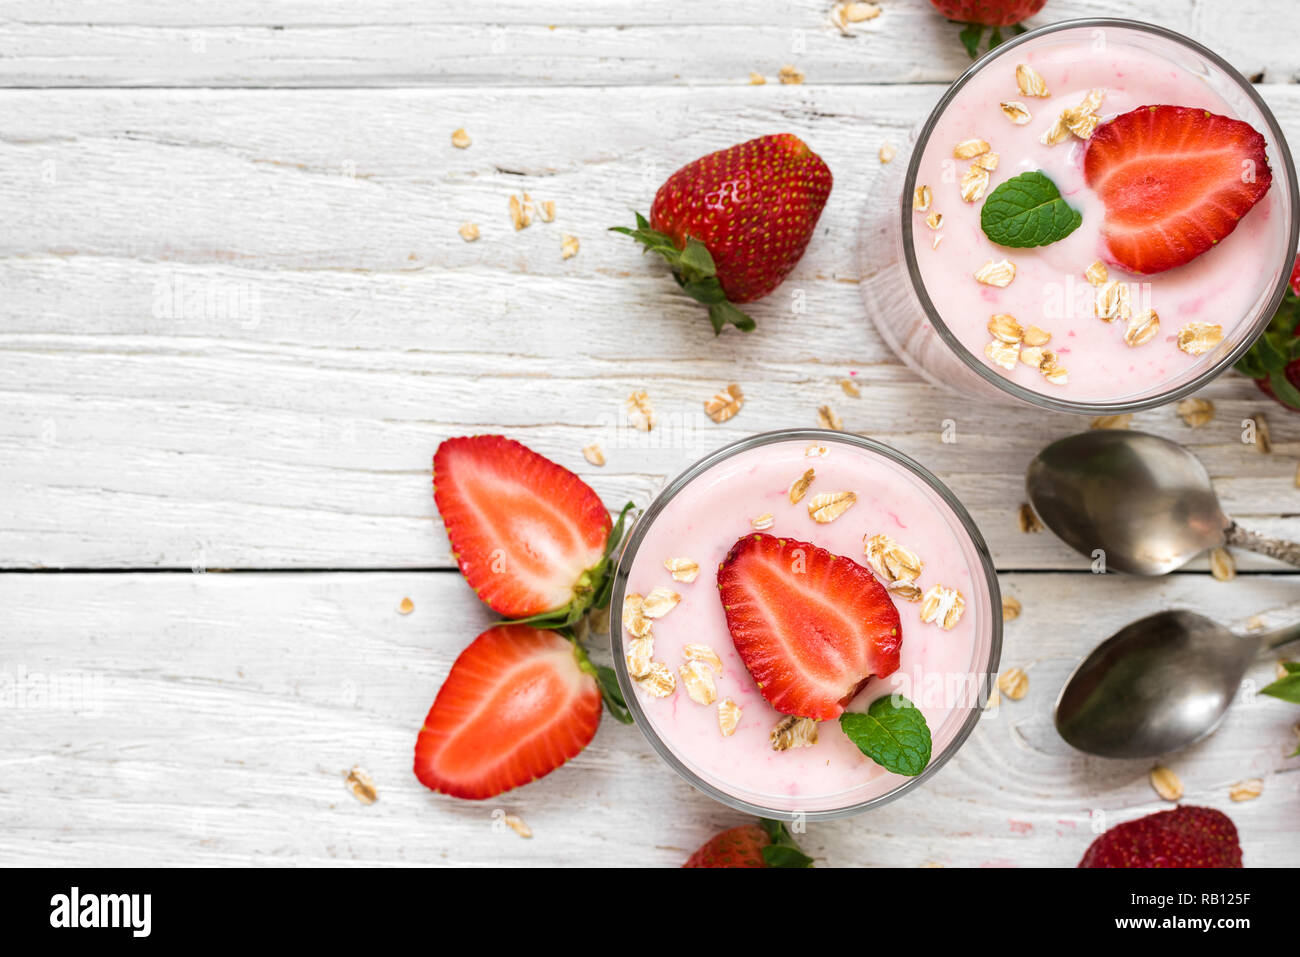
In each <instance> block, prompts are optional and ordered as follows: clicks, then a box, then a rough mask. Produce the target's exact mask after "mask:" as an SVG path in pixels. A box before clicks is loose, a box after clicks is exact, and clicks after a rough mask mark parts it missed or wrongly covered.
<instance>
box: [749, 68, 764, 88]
mask: <svg viewBox="0 0 1300 957" xmlns="http://www.w3.org/2000/svg"><path fill="white" fill-rule="evenodd" d="M766 82H767V77H765V76H763V74H761V73H755V72H754V71H753V70H751V71H750V72H749V85H750V86H762V85H763V84H764V83H766Z"/></svg>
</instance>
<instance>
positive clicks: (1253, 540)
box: [1224, 522, 1300, 566]
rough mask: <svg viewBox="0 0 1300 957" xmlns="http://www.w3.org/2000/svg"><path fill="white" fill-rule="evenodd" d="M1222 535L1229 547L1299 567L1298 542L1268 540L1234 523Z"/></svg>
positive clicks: (1279, 539) (1299, 549)
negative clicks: (1246, 550)
mask: <svg viewBox="0 0 1300 957" xmlns="http://www.w3.org/2000/svg"><path fill="white" fill-rule="evenodd" d="M1224 534H1225V538H1226V542H1227V544H1229V545H1235V546H1237V547H1238V548H1248V549H1250V550H1251V551H1252V552H1259V553H1260V554H1261V555H1267V556H1268V557H1269V558H1276V559H1278V560H1280V561H1284V562H1289V563H1290V564H1292V565H1297V566H1300V542H1288V541H1286V540H1285V539H1281V538H1268V537H1267V536H1264V535H1261V534H1259V532H1252V531H1249V530H1248V529H1244V528H1242V527H1241V526H1240V525H1238V524H1237V523H1236V522H1233V523H1232V524H1231V525H1229V526H1228V528H1227V531H1226V532H1225V533H1224Z"/></svg>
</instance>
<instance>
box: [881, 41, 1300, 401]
mask: <svg viewBox="0 0 1300 957" xmlns="http://www.w3.org/2000/svg"><path fill="white" fill-rule="evenodd" d="M1087 27H1103V28H1105V27H1111V28H1118V29H1124V30H1133V31H1136V32H1139V33H1149V34H1153V35H1155V36H1159V37H1163V38H1165V39H1168V40H1171V41H1173V42H1174V43H1177V44H1180V45H1182V46H1184V47H1186V48H1188V49H1190V50H1191V51H1192V52H1194V53H1196V54H1198V55H1200V56H1202V57H1204V58H1205V59H1207V60H1209V61H1210V62H1211V63H1212V64H1214V65H1215V66H1216V67H1218V68H1219V69H1220V70H1222V71H1223V73H1224V74H1225V75H1226V76H1227V77H1228V78H1229V79H1231V80H1232V81H1233V82H1235V83H1236V84H1237V85H1238V86H1239V87H1240V88H1241V90H1242V91H1243V92H1244V93H1245V94H1246V95H1247V97H1248V98H1249V99H1250V100H1251V102H1252V103H1254V105H1255V107H1256V109H1258V110H1259V113H1260V116H1261V117H1262V118H1263V120H1264V124H1265V125H1266V126H1267V127H1268V131H1269V133H1270V134H1271V135H1272V137H1273V141H1274V142H1275V143H1277V146H1278V153H1279V155H1278V156H1277V157H1276V158H1275V164H1276V165H1280V166H1281V167H1282V168H1283V169H1284V171H1285V174H1286V186H1287V189H1286V193H1287V196H1288V197H1289V199H1290V229H1289V237H1288V241H1287V245H1286V256H1285V257H1284V260H1283V266H1284V268H1282V270H1281V275H1280V278H1279V280H1278V283H1277V286H1276V288H1275V289H1274V290H1273V294H1272V296H1271V297H1270V298H1269V300H1268V306H1267V307H1266V308H1265V309H1263V310H1261V312H1260V315H1259V316H1257V317H1256V319H1255V322H1254V327H1253V328H1252V329H1251V330H1250V332H1249V334H1248V335H1247V336H1246V337H1244V338H1243V339H1242V341H1241V342H1240V343H1238V344H1237V345H1236V346H1235V347H1234V348H1233V349H1232V350H1230V351H1229V352H1228V353H1226V354H1225V355H1224V356H1222V357H1221V358H1220V359H1218V360H1217V361H1215V362H1214V363H1213V364H1211V365H1209V366H1207V367H1206V368H1205V369H1203V370H1202V371H1201V372H1200V373H1199V374H1198V375H1196V376H1195V377H1194V378H1192V379H1191V380H1189V381H1188V382H1185V383H1184V384H1182V385H1180V386H1177V387H1176V388H1173V389H1169V390H1166V391H1163V392H1161V393H1159V394H1158V395H1154V396H1151V397H1149V398H1145V399H1135V400H1126V401H1119V402H1085V401H1080V400H1075V399H1061V398H1057V397H1056V396H1052V395H1048V394H1047V393H1044V392H1035V391H1034V390H1032V389H1028V388H1026V387H1024V386H1022V385H1020V384H1019V383H1016V382H1013V381H1011V380H1010V379H1008V378H1006V377H1005V376H1003V375H1000V374H999V373H998V372H996V371H995V370H994V369H992V368H991V367H989V366H988V365H986V364H985V363H984V362H982V361H980V359H979V357H978V356H976V355H975V354H974V353H973V352H971V351H970V350H969V349H967V348H966V347H965V346H964V345H962V343H961V341H960V340H959V339H958V338H957V336H956V335H954V334H953V332H952V330H951V329H949V328H948V326H947V325H946V324H945V323H944V321H943V318H942V317H941V316H940V315H939V311H938V310H937V309H936V308H935V307H934V303H933V302H932V301H931V299H930V295H929V293H928V292H927V291H926V289H925V284H924V283H923V282H922V280H921V276H920V268H919V266H918V264H917V259H916V249H915V245H914V243H913V232H914V230H913V223H912V216H911V215H910V214H911V204H910V203H909V202H907V198H908V197H909V196H911V195H912V192H913V191H914V189H915V185H914V184H915V183H916V177H917V173H918V171H919V169H920V165H921V158H922V155H923V154H924V152H925V147H926V146H927V145H928V144H929V142H930V136H931V134H932V133H933V132H934V127H935V126H936V125H937V124H938V122H939V118H940V117H941V116H942V115H943V113H944V111H945V110H946V109H947V107H948V105H949V104H950V103H951V102H952V101H953V99H954V97H956V95H957V94H958V93H959V92H960V91H961V90H962V89H963V88H964V87H965V86H966V84H967V83H968V82H970V80H971V79H972V78H973V77H974V76H975V75H976V74H977V73H979V72H980V71H981V70H982V69H983V68H984V67H985V66H987V65H988V64H989V63H990V62H991V61H992V60H994V59H996V58H998V57H1000V56H1002V55H1003V54H1004V53H1007V52H1008V51H1010V50H1012V49H1014V48H1015V47H1017V46H1019V45H1020V44H1022V43H1026V42H1029V41H1031V40H1034V39H1037V38H1038V37H1042V36H1047V35H1049V34H1052V33H1057V32H1060V31H1062V30H1075V29H1081V28H1087ZM1274 185H1275V186H1276V185H1277V181H1276V178H1275V179H1274ZM899 212H900V215H901V217H902V224H903V257H904V261H905V262H906V264H907V272H908V278H909V280H910V281H911V285H912V289H913V291H914V292H915V294H916V297H917V299H918V301H919V302H920V304H921V308H922V309H923V310H924V311H925V315H926V318H927V319H928V320H929V322H930V324H931V325H932V326H933V327H934V331H935V332H936V333H937V334H938V336H939V338H940V339H942V340H943V341H944V343H945V344H946V345H947V346H948V348H949V349H950V350H951V351H952V352H954V353H955V354H956V355H957V356H958V357H959V358H960V359H961V360H962V361H963V362H965V363H966V365H967V366H968V367H969V368H970V369H972V370H973V371H974V372H976V373H977V374H978V375H980V376H981V377H983V378H984V379H985V381H987V382H989V383H991V384H992V385H994V386H996V387H997V388H999V389H1001V390H1002V391H1003V392H1006V393H1007V394H1009V395H1011V396H1012V397H1013V398H1015V399H1019V400H1021V401H1024V402H1028V403H1030V404H1032V405H1035V406H1038V407H1039V408H1045V409H1049V410H1051V411H1053V412H1070V413H1074V414H1076V415H1095V414H1098V413H1103V412H1104V413H1118V412H1140V411H1143V410H1144V409H1153V408H1157V407H1159V406H1162V405H1166V404H1168V403H1170V402H1173V401H1175V400H1177V399H1182V398H1184V397H1186V396H1188V395H1191V394H1192V393H1193V392H1195V391H1196V390H1198V389H1200V388H1202V387H1203V386H1205V385H1206V384H1207V383H1208V382H1210V381H1212V380H1214V379H1216V378H1218V376H1220V375H1222V374H1223V373H1224V372H1225V371H1227V370H1228V369H1229V368H1231V366H1232V365H1233V364H1234V363H1236V361H1237V360H1238V359H1240V358H1241V357H1242V356H1243V355H1244V354H1245V353H1246V351H1247V350H1248V349H1250V347H1251V346H1252V345H1253V344H1254V343H1255V340H1256V339H1258V338H1259V335H1260V333H1261V332H1263V330H1264V329H1265V328H1266V327H1267V326H1268V323H1269V322H1270V321H1271V320H1272V318H1273V316H1274V314H1275V313H1276V312H1277V310H1278V307H1279V306H1280V305H1281V304H1282V299H1283V297H1284V296H1285V295H1286V290H1287V286H1288V283H1289V279H1290V275H1291V269H1290V265H1291V263H1292V262H1294V261H1295V258H1296V250H1297V242H1298V241H1300V187H1298V186H1297V183H1296V169H1295V163H1294V161H1293V160H1292V157H1291V149H1290V147H1289V146H1288V145H1287V141H1286V137H1285V136H1284V135H1283V133H1282V128H1281V127H1280V126H1279V125H1278V122H1277V118H1276V117H1275V116H1274V115H1273V111H1272V110H1271V109H1269V107H1268V104H1267V103H1265V102H1264V99H1263V97H1261V96H1260V95H1259V93H1258V91H1257V90H1256V89H1255V86H1254V84H1253V83H1251V82H1250V81H1249V80H1248V79H1246V77H1245V76H1243V75H1242V74H1241V72H1240V71H1238V70H1237V69H1236V67H1234V66H1233V65H1232V64H1230V63H1229V62H1228V61H1226V60H1225V59H1223V57H1221V56H1219V55H1218V54H1217V53H1215V52H1214V51H1213V50H1211V49H1209V48H1208V47H1206V46H1204V45H1203V44H1200V43H1198V42H1197V41H1195V40H1193V39H1191V38H1190V37H1187V36H1184V35H1183V34H1181V33H1179V32H1177V31H1176V30H1170V29H1168V28H1167V27H1162V26H1157V25H1156V24H1154V23H1146V22H1144V21H1141V20H1128V19H1124V18H1120V17H1082V18H1078V19H1074V20H1062V21H1060V22H1059V23H1049V24H1047V25H1046V26H1042V27H1038V28H1036V29H1034V30H1030V31H1028V32H1026V33H1022V34H1020V35H1019V36H1016V37H1013V38H1012V39H1010V40H1007V41H1005V42H1004V43H1001V44H999V45H998V46H996V47H994V48H993V49H991V50H989V51H988V52H987V53H985V54H984V55H983V56H981V57H980V58H979V59H978V60H976V61H975V62H974V63H972V64H971V65H970V66H969V67H967V68H966V70H965V71H964V72H963V73H962V74H961V76H959V77H958V78H957V79H956V80H954V81H953V83H952V85H951V86H949V87H948V89H947V90H945V91H944V94H943V96H941V97H940V98H939V101H938V102H937V103H936V104H935V105H934V108H933V109H932V110H931V111H930V115H929V116H928V117H926V120H925V122H924V123H923V124H922V125H921V128H920V131H919V132H918V134H917V137H916V144H915V146H914V147H913V149H912V156H911V158H910V160H909V162H908V166H907V174H906V175H905V177H904V179H903V192H902V195H901V196H900V197H899Z"/></svg>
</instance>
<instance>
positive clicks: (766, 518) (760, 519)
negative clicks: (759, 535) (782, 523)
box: [749, 512, 776, 532]
mask: <svg viewBox="0 0 1300 957" xmlns="http://www.w3.org/2000/svg"><path fill="white" fill-rule="evenodd" d="M749 524H750V525H753V526H754V528H755V529H756V530H757V531H760V532H766V531H767V530H768V529H769V528H771V527H772V526H773V525H775V524H776V519H775V518H773V517H772V513H771V512H764V513H763V514H762V515H759V516H757V517H755V518H751V519H750V520H749Z"/></svg>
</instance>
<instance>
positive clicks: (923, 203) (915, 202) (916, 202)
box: [912, 186, 934, 213]
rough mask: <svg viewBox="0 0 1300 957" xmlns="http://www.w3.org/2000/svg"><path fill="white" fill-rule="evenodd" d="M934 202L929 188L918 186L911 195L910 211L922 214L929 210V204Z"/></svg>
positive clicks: (932, 193)
mask: <svg viewBox="0 0 1300 957" xmlns="http://www.w3.org/2000/svg"><path fill="white" fill-rule="evenodd" d="M933 201H934V191H933V190H931V189H930V187H929V186H918V187H916V190H915V191H914V192H913V193H912V209H914V210H915V211H916V212H918V213H924V212H925V211H926V210H928V209H929V208H930V203H931V202H933Z"/></svg>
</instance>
